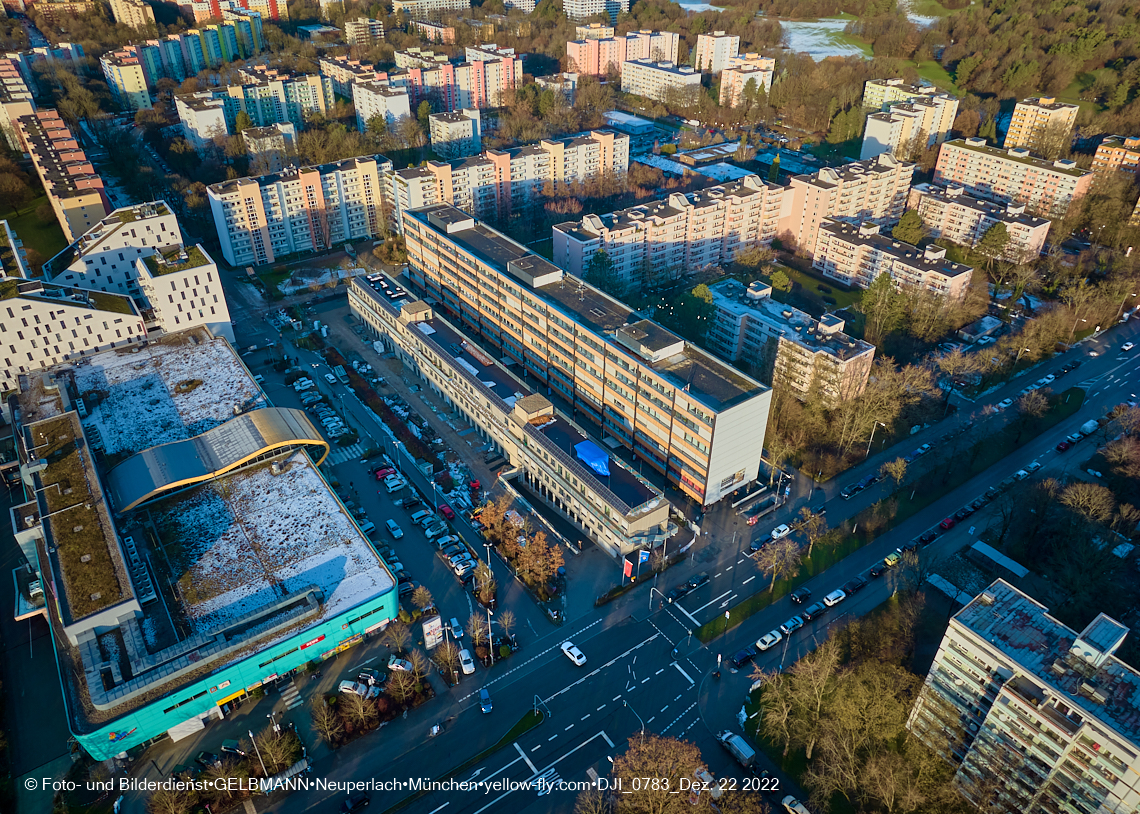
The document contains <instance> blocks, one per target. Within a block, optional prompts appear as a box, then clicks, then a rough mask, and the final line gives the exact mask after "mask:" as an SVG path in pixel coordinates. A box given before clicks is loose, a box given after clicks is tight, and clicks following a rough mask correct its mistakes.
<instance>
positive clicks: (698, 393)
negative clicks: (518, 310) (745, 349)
mask: <svg viewBox="0 0 1140 814" xmlns="http://www.w3.org/2000/svg"><path fill="white" fill-rule="evenodd" d="M705 192H707V190H705ZM429 215H430V216H432V218H433V219H435V220H437V221H440V222H444V223H455V224H457V225H460V226H461V225H462V223H463V222H464V221H467V222H471V223H473V224H474V225H473V226H470V227H468V228H457V229H455V230H453V231H450V232H444V231H441V230H440V229H439V227H438V226H436V225H435V224H434V223H432V221H431V220H429V217H428V216H429ZM405 217H412V218H416V219H417V220H419V221H420V222H421V223H423V224H424V225H425V226H427V227H428V228H430V229H432V230H433V231H435V232H436V233H437V234H439V235H440V236H441V237H442V238H443V239H446V240H451V241H454V242H455V244H456V245H457V246H459V247H460V248H462V249H463V250H464V251H466V252H468V253H470V254H472V255H474V256H475V257H477V258H479V259H480V260H482V261H483V262H484V263H486V264H487V265H489V266H491V267H492V268H494V269H495V270H497V271H498V272H500V273H501V274H503V275H506V276H509V277H510V278H511V279H512V280H514V281H515V282H516V283H519V284H521V285H523V286H525V287H527V288H529V289H530V290H532V291H534V292H535V293H536V294H537V295H538V296H540V297H541V298H542V299H543V300H545V301H546V302H547V304H549V305H550V306H552V307H553V308H555V309H556V310H557V311H559V312H560V313H562V314H563V315H564V316H567V317H569V318H570V319H571V320H573V321H574V322H576V323H578V324H579V325H581V326H582V327H583V328H585V329H587V330H589V331H591V332H593V333H594V334H595V335H596V336H597V337H598V338H599V339H601V340H603V341H605V342H606V343H607V344H608V346H609V348H610V349H611V351H613V352H614V353H618V354H621V355H623V356H625V357H626V358H629V359H632V360H635V361H636V362H637V363H638V364H643V365H646V366H647V367H649V368H651V369H652V370H654V371H655V372H656V373H658V374H659V375H661V376H662V377H663V378H665V379H667V380H668V381H669V382H670V383H672V384H673V385H674V386H675V387H677V388H678V389H684V390H685V391H686V392H687V394H688V395H689V396H690V397H691V398H694V399H696V400H697V401H700V402H701V403H703V404H705V405H706V406H708V407H710V408H712V409H714V410H718V411H719V410H725V409H728V408H729V407H732V406H734V405H735V404H737V403H739V402H741V401H744V400H747V399H749V398H752V397H753V396H756V395H759V394H760V393H764V392H766V391H767V390H768V388H767V387H765V386H764V385H762V384H760V382H758V381H755V380H754V379H750V378H749V377H747V376H745V375H744V374H743V373H740V372H739V371H737V370H735V369H734V368H732V367H729V366H728V365H726V364H724V363H723V362H721V361H719V360H717V359H716V358H715V357H713V356H712V355H710V354H708V353H706V352H704V351H703V350H701V349H699V348H697V347H695V346H693V345H691V344H689V343H685V344H684V346H683V350H682V351H681V352H680V353H678V354H676V355H674V356H671V357H668V358H666V359H662V360H660V361H658V362H653V363H650V362H648V361H647V360H645V359H642V358H641V357H639V356H636V355H634V354H631V353H630V352H629V351H628V350H626V349H625V348H624V347H623V346H621V345H619V344H618V343H617V342H616V341H615V339H614V337H613V334H614V332H615V331H617V329H618V328H621V327H623V326H625V325H629V324H631V323H634V322H640V321H641V319H642V317H640V316H639V315H637V314H635V313H634V312H633V311H632V310H631V309H630V308H629V307H628V306H626V305H624V304H623V303H621V302H619V301H618V300H616V299H614V298H613V297H611V296H609V295H608V294H605V293H603V292H602V291H599V290H598V289H596V288H594V287H593V286H591V285H590V284H589V283H587V282H585V281H583V280H581V279H579V278H577V277H570V276H568V275H566V274H565V273H564V272H563V271H562V270H561V269H560V268H558V267H557V266H555V265H554V264H553V263H551V262H550V261H548V260H546V259H545V258H543V257H540V256H538V255H537V254H535V253H533V252H531V251H530V250H529V249H527V248H526V247H525V246H522V245H521V244H519V243H516V242H515V241H513V240H511V239H510V238H509V237H507V236H506V235H503V234H500V233H499V232H496V231H495V230H494V229H491V228H490V227H488V226H486V225H485V224H483V223H481V222H479V221H474V220H473V219H472V218H471V217H470V216H469V215H467V214H465V213H464V212H461V211H460V210H458V209H456V208H455V207H453V206H450V205H448V204H435V205H433V206H428V207H424V208H422V209H414V210H410V211H408V212H406V213H405ZM519 261H525V262H526V263H527V264H528V265H530V266H531V268H532V270H533V271H534V277H535V278H541V279H551V278H553V279H554V281H553V282H548V283H545V284H542V285H539V286H534V285H533V284H532V283H531V281H528V280H526V279H524V278H523V277H520V276H519V275H518V274H516V273H514V272H513V271H512V270H511V269H509V268H508V264H509V263H515V264H516V265H517V264H518V263H519Z"/></svg>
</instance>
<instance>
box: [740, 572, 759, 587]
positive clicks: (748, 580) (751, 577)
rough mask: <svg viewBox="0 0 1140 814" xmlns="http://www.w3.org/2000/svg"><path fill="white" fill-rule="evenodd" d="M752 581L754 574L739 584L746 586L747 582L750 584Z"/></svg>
mask: <svg viewBox="0 0 1140 814" xmlns="http://www.w3.org/2000/svg"><path fill="white" fill-rule="evenodd" d="M754 579H756V575H755V574H753V575H752V576H750V577H749V578H748V579H746V580H744V582H742V583H741V585H747V584H748V583H749V582H751V581H752V580H754Z"/></svg>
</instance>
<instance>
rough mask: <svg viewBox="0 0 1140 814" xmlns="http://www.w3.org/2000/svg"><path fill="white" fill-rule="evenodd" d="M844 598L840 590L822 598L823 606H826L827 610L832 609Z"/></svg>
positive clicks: (845, 596)
mask: <svg viewBox="0 0 1140 814" xmlns="http://www.w3.org/2000/svg"><path fill="white" fill-rule="evenodd" d="M846 598H847V594H846V593H844V592H843V591H842V590H841V589H840V590H835V591H832V592H831V593H829V594H828V595H827V596H825V597H824V598H823V604H825V605H827V607H829V608H834V607H835V606H836V605H838V604H839V603H840V602H842V601H843V600H844V599H846Z"/></svg>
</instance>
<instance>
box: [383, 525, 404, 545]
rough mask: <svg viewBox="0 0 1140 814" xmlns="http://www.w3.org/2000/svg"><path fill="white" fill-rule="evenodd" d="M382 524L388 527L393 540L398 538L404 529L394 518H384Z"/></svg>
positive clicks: (402, 534) (401, 535)
mask: <svg viewBox="0 0 1140 814" xmlns="http://www.w3.org/2000/svg"><path fill="white" fill-rule="evenodd" d="M384 525H385V526H387V528H388V533H389V534H391V535H392V539H393V540H399V539H400V538H401V537H403V536H404V530H403V529H402V528H400V527H399V526H398V525H397V524H396V521H395V520H385V521H384Z"/></svg>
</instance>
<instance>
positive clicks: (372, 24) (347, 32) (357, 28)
mask: <svg viewBox="0 0 1140 814" xmlns="http://www.w3.org/2000/svg"><path fill="white" fill-rule="evenodd" d="M452 36H454V34H453V35H452ZM382 39H384V23H383V21H381V20H373V19H372V18H370V17H357V18H356V19H355V20H346V21H345V23H344V41H345V42H346V43H348V44H349V45H360V46H369V45H375V44H376V43H378V42H380V40H382Z"/></svg>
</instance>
